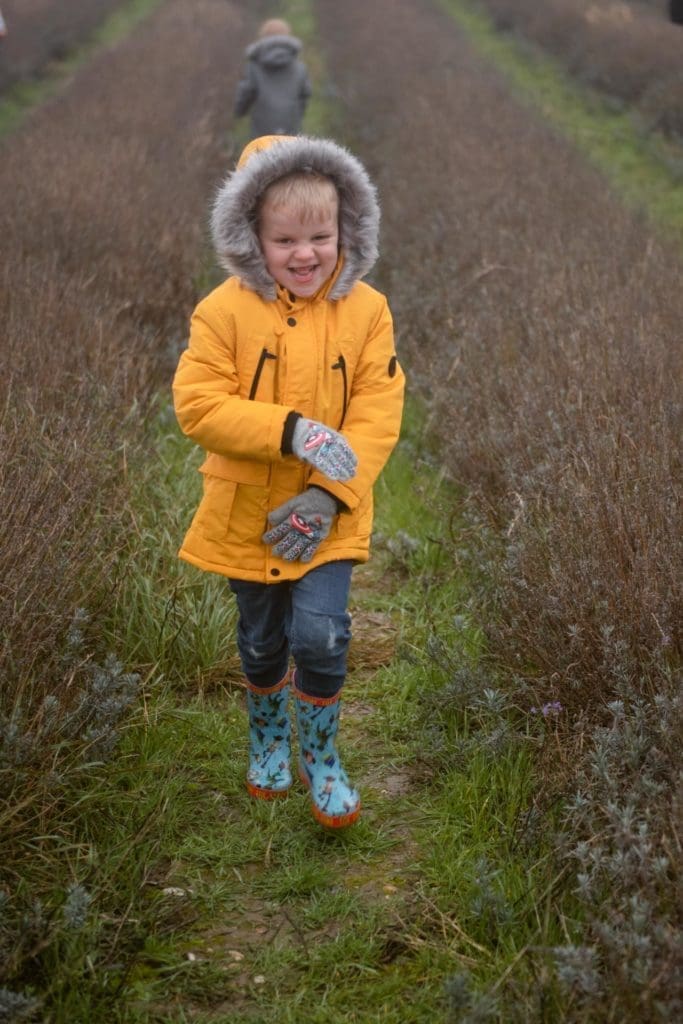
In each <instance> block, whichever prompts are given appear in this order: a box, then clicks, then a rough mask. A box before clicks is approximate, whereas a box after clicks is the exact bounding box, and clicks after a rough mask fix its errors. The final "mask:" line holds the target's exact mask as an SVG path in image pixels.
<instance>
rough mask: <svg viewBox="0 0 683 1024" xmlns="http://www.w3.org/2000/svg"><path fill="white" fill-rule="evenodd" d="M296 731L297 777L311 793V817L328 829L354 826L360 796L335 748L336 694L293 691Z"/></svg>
mask: <svg viewBox="0 0 683 1024" xmlns="http://www.w3.org/2000/svg"><path fill="white" fill-rule="evenodd" d="M294 695H295V697H296V724H297V729H298V732H299V776H300V778H301V781H302V782H304V783H305V784H306V785H307V786H308V788H309V790H310V794H311V801H312V803H311V810H312V811H313V817H314V818H315V819H316V821H318V822H320V824H321V825H326V826H327V827H328V828H346V826H347V825H353V823H354V821H356V819H357V818H358V815H359V814H360V796H359V795H358V793H357V792H356V790H355V789H354V788H353V786H352V785H351V784H350V783H349V780H348V778H347V776H346V772H345V771H344V769H343V768H342V766H341V762H340V760H339V754H338V753H337V748H336V746H335V742H334V741H335V739H336V737H337V729H338V728H339V710H340V701H339V694H337V696H336V697H309V696H308V695H307V694H305V693H301V692H300V691H299V690H296V689H295V690H294Z"/></svg>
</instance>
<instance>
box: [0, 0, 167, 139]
mask: <svg viewBox="0 0 683 1024" xmlns="http://www.w3.org/2000/svg"><path fill="white" fill-rule="evenodd" d="M162 2H163V0H123V2H122V3H121V6H120V7H119V9H118V10H116V11H114V13H113V14H110V15H109V17H108V18H107V19H106V20H105V21H104V22H103V23H102V24H101V25H100V27H99V28H98V29H96V30H95V31H94V32H93V33H92V34H91V36H90V38H89V39H88V40H87V41H86V42H84V43H83V44H81V45H80V46H77V47H75V48H74V49H73V50H72V51H71V52H70V53H69V54H68V55H67V56H66V57H64V58H63V59H60V60H53V61H50V63H49V64H48V65H47V66H46V67H45V68H42V69H41V70H40V71H39V72H38V77H36V78H34V79H29V80H27V81H22V82H18V83H17V84H16V85H13V86H12V87H11V88H9V89H8V90H7V91H6V92H5V93H4V94H3V95H2V97H0V137H1V136H2V135H6V134H8V133H9V132H11V131H14V130H15V129H16V128H18V127H19V125H20V124H21V121H22V120H23V118H24V117H26V115H27V114H28V113H29V112H30V111H31V109H32V108H33V107H35V106H37V105H38V104H39V103H44V102H45V100H47V99H49V98H50V97H51V96H54V95H55V94H56V93H58V92H60V91H61V90H62V89H65V88H67V86H68V85H69V82H70V80H71V76H72V75H73V74H74V72H76V71H77V70H78V68H79V67H81V65H83V64H85V63H86V62H87V61H88V60H90V59H91V58H92V56H93V54H94V52H95V50H97V49H99V48H100V47H104V46H114V45H115V44H116V43H118V42H119V41H120V40H121V39H124V38H125V37H126V36H127V35H128V34H129V33H130V31H131V30H132V29H133V28H134V27H135V26H136V25H137V24H138V23H139V22H140V21H142V19H143V18H146V17H147V15H149V14H151V12H152V11H153V10H154V9H155V8H156V7H158V6H159V4H160V3H162Z"/></svg>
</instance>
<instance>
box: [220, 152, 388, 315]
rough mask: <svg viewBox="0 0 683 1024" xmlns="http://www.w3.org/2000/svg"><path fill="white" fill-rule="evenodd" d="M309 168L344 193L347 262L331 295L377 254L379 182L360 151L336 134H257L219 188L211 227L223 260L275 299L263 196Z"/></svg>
mask: <svg viewBox="0 0 683 1024" xmlns="http://www.w3.org/2000/svg"><path fill="white" fill-rule="evenodd" d="M304 169H310V170H314V171H317V172H318V173H319V174H324V175H326V176H327V177H328V178H330V179H331V180H332V181H333V182H334V184H335V186H336V188H337V192H338V193H339V247H340V250H341V253H342V255H343V266H342V268H341V271H340V273H339V276H338V277H337V279H336V281H335V282H334V285H333V287H332V289H331V290H330V293H329V298H330V299H339V298H341V297H342V296H343V295H347V294H348V293H349V292H350V291H351V289H352V288H353V286H354V284H355V283H356V281H358V280H360V278H362V277H364V276H365V274H367V273H368V271H369V270H370V269H371V268H372V267H373V266H374V264H375V261H376V260H377V255H378V249H377V245H378V238H379V219H380V212H379V204H378V202H377V195H376V191H375V187H374V185H373V184H372V182H371V181H370V178H369V177H368V174H367V172H366V170H365V168H364V167H363V165H362V164H361V162H360V161H359V160H358V159H356V157H355V156H353V155H352V154H351V153H349V151H348V150H347V149H345V148H344V147H343V146H340V145H339V144H338V143H337V142H333V141H332V140H331V139H314V138H309V137H307V136H305V135H299V136H287V135H266V136H263V137H261V138H258V139H254V140H253V141H252V142H250V143H249V145H248V146H247V147H246V148H245V150H244V152H243V153H242V156H241V157H240V160H239V162H238V164H237V168H236V170H234V171H233V172H232V173H231V174H230V175H229V176H228V177H227V179H226V180H225V182H224V183H223V185H222V186H221V188H220V189H219V191H218V194H217V196H216V200H215V202H214V206H213V212H212V216H211V231H212V235H213V242H214V246H215V249H216V255H217V257H218V261H219V263H220V264H221V266H222V267H224V268H225V269H226V270H227V271H229V273H231V274H235V275H236V276H238V277H240V278H241V279H242V281H243V282H244V284H245V285H246V286H247V287H248V288H251V289H252V290H253V291H255V292H258V294H259V295H261V296H262V297H263V298H264V299H269V300H272V299H275V297H276V285H275V281H274V279H273V277H272V276H271V275H270V274H269V272H268V270H267V268H266V264H265V260H264V258H263V253H262V252H261V246H260V245H259V241H258V236H257V234H256V211H257V208H258V204H259V200H260V199H261V197H262V195H263V193H264V192H265V190H266V189H267V188H268V186H269V185H272V183H273V182H274V181H277V180H278V178H282V177H284V176H285V175H286V174H290V173H291V172H292V171H299V170H304Z"/></svg>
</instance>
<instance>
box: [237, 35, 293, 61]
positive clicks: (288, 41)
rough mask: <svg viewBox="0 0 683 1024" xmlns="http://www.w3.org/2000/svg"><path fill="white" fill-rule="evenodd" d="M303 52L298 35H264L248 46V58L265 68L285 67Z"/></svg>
mask: <svg viewBox="0 0 683 1024" xmlns="http://www.w3.org/2000/svg"><path fill="white" fill-rule="evenodd" d="M300 52H301V40H300V39H297V38H296V36H264V37H263V39H257V40H256V42H255V43H252V44H251V46H248V47H247V50H246V57H247V60H254V61H256V62H257V64H262V65H263V66H264V67H265V68H283V67H286V66H287V64H291V63H292V61H293V60H296V58H297V57H298V56H299V53H300Z"/></svg>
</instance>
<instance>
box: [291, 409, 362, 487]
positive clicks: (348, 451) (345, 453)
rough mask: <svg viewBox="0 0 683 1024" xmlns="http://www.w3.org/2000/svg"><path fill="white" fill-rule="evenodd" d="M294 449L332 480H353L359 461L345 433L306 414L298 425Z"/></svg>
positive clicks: (293, 438)
mask: <svg viewBox="0 0 683 1024" xmlns="http://www.w3.org/2000/svg"><path fill="white" fill-rule="evenodd" d="M292 452H293V453H294V455H296V456H297V458H299V459H303V461H304V462H309V463H310V464H311V466H313V467H315V469H319V470H320V472H321V473H324V474H325V476H328V477H329V478H330V480H342V481H344V480H350V479H351V477H352V476H353V475H354V473H355V472H356V466H357V465H358V459H357V458H356V455H355V452H354V451H353V449H352V448H351V446H350V445H349V443H348V441H346V439H345V438H343V437H342V435H341V434H338V433H337V431H336V430H332V428H331V427H326V426H325V424H324V423H317V422H316V421H315V420H308V419H306V418H304V417H302V418H301V419H300V420H299V421H298V423H297V425H296V426H295V427H294V434H293V435H292Z"/></svg>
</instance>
